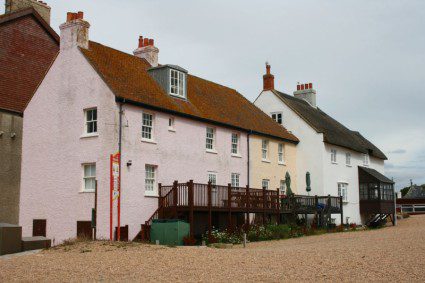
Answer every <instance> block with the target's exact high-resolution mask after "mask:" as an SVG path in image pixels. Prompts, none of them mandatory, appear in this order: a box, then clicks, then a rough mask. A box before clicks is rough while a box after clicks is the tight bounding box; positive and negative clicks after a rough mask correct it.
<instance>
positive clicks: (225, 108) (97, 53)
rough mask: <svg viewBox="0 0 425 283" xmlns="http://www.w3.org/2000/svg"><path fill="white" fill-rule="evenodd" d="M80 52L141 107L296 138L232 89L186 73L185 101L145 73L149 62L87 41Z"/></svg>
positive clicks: (121, 94) (119, 94)
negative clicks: (87, 47)
mask: <svg viewBox="0 0 425 283" xmlns="http://www.w3.org/2000/svg"><path fill="white" fill-rule="evenodd" d="M89 46H90V47H89V49H83V48H82V49H81V51H82V53H83V54H84V55H85V57H86V58H87V59H88V61H89V62H90V63H91V65H92V66H93V67H94V69H95V70H96V71H97V72H98V74H99V75H100V76H101V77H102V78H103V80H104V81H105V83H106V84H107V85H108V86H109V87H110V88H111V90H112V91H113V92H114V94H115V96H116V97H117V98H119V99H125V100H126V101H127V102H133V103H135V104H139V105H141V106H147V107H152V108H156V109H158V110H163V111H166V112H172V113H176V114H180V115H184V116H189V117H191V118H194V119H201V120H204V121H206V122H213V123H218V124H222V125H227V126H230V127H235V128H239V129H241V130H246V131H252V132H253V133H256V134H262V135H267V136H271V137H276V138H280V139H285V140H287V141H291V142H295V143H296V142H298V139H297V138H296V137H295V136H294V135H293V134H291V133H289V132H288V131H287V130H286V129H285V128H284V127H282V126H280V125H278V124H277V123H276V122H275V121H273V120H272V119H271V118H270V117H269V116H267V115H266V114H265V113H264V112H263V111H261V110H260V109H259V108H257V107H256V106H255V105H254V104H252V103H251V102H250V101H248V100H247V99H246V98H245V97H243V96H242V95H241V94H240V93H238V92H237V91H236V90H234V89H231V88H228V87H225V86H222V85H219V84H216V83H213V82H210V81H207V80H204V79H201V78H198V77H196V76H192V75H189V74H188V76H187V100H183V99H179V98H175V97H172V96H170V95H168V94H167V93H166V92H165V91H164V90H163V89H162V88H161V87H160V86H159V85H158V84H157V83H156V81H155V80H154V79H153V78H152V77H151V76H150V75H149V74H148V72H147V69H149V68H150V67H151V66H150V64H149V63H148V62H147V61H146V60H144V59H140V58H138V57H135V56H133V55H130V54H127V53H124V52H121V51H118V50H115V49H112V48H110V47H107V46H104V45H101V44H99V43H96V42H93V41H90V44H89Z"/></svg>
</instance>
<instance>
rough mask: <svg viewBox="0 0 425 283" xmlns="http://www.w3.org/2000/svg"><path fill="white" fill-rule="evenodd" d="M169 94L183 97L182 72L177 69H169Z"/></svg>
mask: <svg viewBox="0 0 425 283" xmlns="http://www.w3.org/2000/svg"><path fill="white" fill-rule="evenodd" d="M170 94H172V95H176V96H180V97H185V94H184V74H183V73H182V72H180V71H177V70H170Z"/></svg>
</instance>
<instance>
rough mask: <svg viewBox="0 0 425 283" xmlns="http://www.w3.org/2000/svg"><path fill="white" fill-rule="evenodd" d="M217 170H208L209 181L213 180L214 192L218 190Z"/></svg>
mask: <svg viewBox="0 0 425 283" xmlns="http://www.w3.org/2000/svg"><path fill="white" fill-rule="evenodd" d="M217 177H218V176H217V172H214V171H208V172H207V180H208V182H210V181H211V187H212V192H213V193H215V192H217Z"/></svg>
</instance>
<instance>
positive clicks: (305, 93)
mask: <svg viewBox="0 0 425 283" xmlns="http://www.w3.org/2000/svg"><path fill="white" fill-rule="evenodd" d="M294 96H295V97H296V98H299V99H303V100H305V101H307V102H308V103H309V104H310V105H311V106H312V107H315V108H316V91H315V90H314V89H313V83H303V84H298V85H297V90H296V91H294Z"/></svg>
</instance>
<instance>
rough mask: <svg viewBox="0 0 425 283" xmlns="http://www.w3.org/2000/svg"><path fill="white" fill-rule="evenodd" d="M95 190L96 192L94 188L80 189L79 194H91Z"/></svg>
mask: <svg viewBox="0 0 425 283" xmlns="http://www.w3.org/2000/svg"><path fill="white" fill-rule="evenodd" d="M95 192H96V191H95V190H81V191H79V193H80V194H86V193H90V194H92V193H95Z"/></svg>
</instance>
